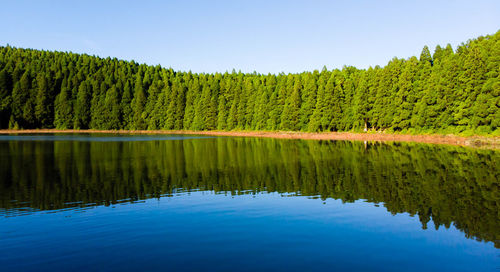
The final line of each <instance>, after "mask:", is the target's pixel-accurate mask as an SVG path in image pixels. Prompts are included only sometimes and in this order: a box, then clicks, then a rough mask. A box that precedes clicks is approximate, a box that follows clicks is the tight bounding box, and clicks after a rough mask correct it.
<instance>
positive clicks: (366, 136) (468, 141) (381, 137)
mask: <svg viewBox="0 0 500 272" xmlns="http://www.w3.org/2000/svg"><path fill="white" fill-rule="evenodd" d="M0 133H1V134H37V133H120V134H197V135H210V136H230V137H264V138H280V139H305V140H349V141H380V142H417V143H430V144H449V145H459V146H471V147H482V148H494V149H500V137H498V136H457V135H439V134H425V135H424V134H420V135H414V134H395V133H382V132H369V133H353V132H320V133H312V132H291V131H194V130H72V129H68V130H59V129H27V130H0Z"/></svg>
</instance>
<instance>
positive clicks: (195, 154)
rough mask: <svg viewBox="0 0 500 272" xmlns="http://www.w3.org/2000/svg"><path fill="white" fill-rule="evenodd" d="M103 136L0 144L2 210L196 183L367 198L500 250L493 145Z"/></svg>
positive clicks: (499, 155)
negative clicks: (484, 147)
mask: <svg viewBox="0 0 500 272" xmlns="http://www.w3.org/2000/svg"><path fill="white" fill-rule="evenodd" d="M143 137H144V136H143ZM113 138H116V137H113ZM100 139H101V140H99V141H97V140H96V141H0V154H2V155H3V156H0V180H1V181H3V182H0V215H2V214H6V215H16V214H17V213H26V212H28V213H29V212H31V211H32V210H30V208H31V209H35V210H37V209H42V210H52V209H62V208H68V207H73V206H81V207H87V206H89V205H102V204H108V205H109V204H112V203H121V202H128V201H135V200H139V199H146V198H151V197H159V196H162V195H172V194H173V195H175V194H177V193H179V192H185V191H191V190H208V191H215V192H219V193H227V194H234V195H237V194H248V193H250V194H258V193H259V192H261V191H267V192H279V193H283V194H285V195H286V196H290V194H292V195H303V196H311V197H315V198H316V197H318V198H322V199H327V198H335V199H341V200H343V201H344V202H353V201H355V200H358V199H365V200H367V201H369V202H373V203H380V205H383V206H385V207H386V208H387V210H388V211H389V212H391V213H393V214H396V213H409V214H410V215H412V216H413V215H414V216H417V217H418V218H419V219H420V221H421V223H422V227H423V228H427V227H435V228H439V227H440V226H444V227H449V226H450V225H451V224H454V225H455V226H456V227H457V228H458V229H460V230H462V231H463V232H464V233H465V234H466V235H467V237H475V238H477V239H479V240H485V241H492V242H494V243H495V246H496V247H500V242H499V241H500V240H499V239H500V224H498V222H499V211H500V190H499V189H500V187H499V184H500V183H499V182H500V164H498V162H499V161H500V152H497V151H494V150H474V149H466V148H462V147H453V146H442V145H423V144H405V143H395V144H366V145H365V144H363V143H362V142H342V141H336V142H330V141H299V140H276V139H262V138H204V139H190V140H182V141H179V140H165V139H163V140H161V141H117V140H116V139H113V140H112V141H104V140H105V137H104V138H100ZM26 165H30V171H26V167H25V166H26ZM445 169H452V170H445Z"/></svg>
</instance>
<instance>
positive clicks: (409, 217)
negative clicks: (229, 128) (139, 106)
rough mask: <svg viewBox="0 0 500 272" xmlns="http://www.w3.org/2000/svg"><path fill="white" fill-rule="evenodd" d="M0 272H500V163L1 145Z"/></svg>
mask: <svg viewBox="0 0 500 272" xmlns="http://www.w3.org/2000/svg"><path fill="white" fill-rule="evenodd" d="M0 180H1V181H0V265H1V267H0V270H1V271H34V270H36V271H49V270H55V271H61V270H66V271H68V270H69V271H103V270H104V271H131V270H135V271H150V270H166V271H202V270H203V271H204V270H213V271H335V270H339V271H344V270H362V271H423V270H432V271H435V270H442V271H498V269H500V257H499V256H500V251H499V248H500V151H494V150H480V149H470V148H463V147H457V146H446V145H430V144H413V143H363V142H349V141H314V140H285V139H263V138H237V137H204V136H196V135H165V136H163V135H135V136H134V135H118V134H117V135H114V134H112V135H86V134H70V135H68V134H66V135H65V134H54V135H49V134H45V135H0Z"/></svg>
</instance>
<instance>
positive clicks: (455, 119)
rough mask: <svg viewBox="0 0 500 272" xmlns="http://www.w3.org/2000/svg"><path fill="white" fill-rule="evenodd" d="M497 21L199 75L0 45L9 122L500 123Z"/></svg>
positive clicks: (453, 128)
mask: <svg viewBox="0 0 500 272" xmlns="http://www.w3.org/2000/svg"><path fill="white" fill-rule="evenodd" d="M499 126H500V31H499V32H497V33H496V34H494V35H491V36H486V37H479V38H477V39H474V40H470V41H468V42H467V43H464V44H462V45H460V46H459V47H458V48H457V49H456V50H453V49H452V47H451V46H450V45H447V46H446V47H444V48H443V47H440V46H437V47H436V49H435V50H434V54H431V52H430V50H429V48H428V47H427V46H426V47H424V49H423V50H422V53H421V55H420V57H419V58H417V57H411V58H409V59H398V58H394V59H392V60H391V61H390V62H389V63H388V64H387V65H386V66H385V67H379V66H376V67H374V68H369V69H367V70H360V69H356V68H354V67H344V68H343V69H341V70H338V69H335V70H333V71H328V70H326V69H323V70H322V71H313V72H303V73H300V74H283V73H282V74H278V75H273V74H267V75H262V74H257V73H252V74H244V73H241V72H234V71H233V72H232V73H224V74H220V73H215V74H195V73H191V72H175V71H173V70H172V69H165V68H162V67H160V66H147V65H144V64H141V65H140V64H137V63H135V62H133V61H131V62H127V61H122V60H117V59H111V58H105V59H103V58H98V57H95V56H88V55H81V54H73V53H62V52H48V51H39V50H32V49H20V48H13V47H10V46H6V47H0V128H7V127H8V128H59V129H69V128H76V129H87V128H91V129H133V130H135V129H176V130H178V129H190V130H215V129H218V130H233V129H244V130H301V131H348V130H363V129H369V130H386V131H402V132H410V133H411V132H438V133H464V132H466V133H476V134H497V135H498V134H500V129H499Z"/></svg>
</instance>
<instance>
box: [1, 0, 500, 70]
mask: <svg viewBox="0 0 500 272" xmlns="http://www.w3.org/2000/svg"><path fill="white" fill-rule="evenodd" d="M0 6H1V8H0V23H1V25H2V27H1V28H0V45H6V44H7V43H8V44H10V45H12V46H17V47H24V48H35V49H48V50H59V51H73V52H78V53H88V54H91V55H94V54H95V55H98V56H101V57H107V56H111V57H117V58H120V59H125V60H135V61H138V62H140V63H147V64H153V65H156V64H161V65H162V66H164V67H172V68H173V69H175V70H182V71H187V70H191V71H193V72H224V71H231V70H232V69H233V68H234V69H236V70H241V71H243V72H253V71H257V72H259V73H268V72H272V73H279V72H282V71H283V72H301V71H305V70H314V69H321V68H322V67H323V66H324V65H325V66H326V67H328V68H329V69H332V68H341V67H342V66H343V65H354V66H356V67H359V68H366V67H368V66H370V65H372V66H374V65H385V64H386V63H387V62H388V61H389V60H390V59H391V58H392V57H394V56H396V57H403V58H407V57H409V56H412V55H419V54H420V51H421V50H422V47H423V46H424V45H428V46H429V47H430V48H431V50H433V49H434V47H435V46H436V45H437V44H441V45H446V44H447V43H451V44H452V45H453V47H454V48H455V47H456V46H457V45H458V44H460V43H461V42H465V41H466V40H468V39H470V38H475V37H477V36H480V35H486V34H492V33H494V32H496V31H497V30H499V29H500V1H499V0H468V1H438V0H434V1H406V0H405V1H403V0H400V1H356V0H351V1H313V0H309V1H305V0H304V1H272V0H268V1H255V0H253V1H250V0H249V1H236V0H234V1H216V0H212V1H188V0H185V1H146V0H144V1H105V0H102V1H90V0H86V1H67V0H66V1H41V0H38V1H22V0H15V1H2V3H1V5H0Z"/></svg>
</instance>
